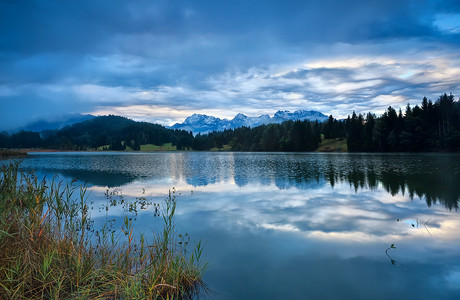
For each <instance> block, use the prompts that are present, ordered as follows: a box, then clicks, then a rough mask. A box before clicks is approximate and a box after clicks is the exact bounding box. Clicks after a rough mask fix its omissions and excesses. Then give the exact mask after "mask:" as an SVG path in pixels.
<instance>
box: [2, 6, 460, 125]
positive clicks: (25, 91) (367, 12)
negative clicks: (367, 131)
mask: <svg viewBox="0 0 460 300" xmlns="http://www.w3.org/2000/svg"><path fill="white" fill-rule="evenodd" d="M443 93H448V94H449V93H452V94H453V95H454V96H455V97H456V99H458V96H459V95H460V1H458V0H452V1H450V0H446V1H443V0H413V1H408V0H407V1H406V0H380V1H377V0H363V1H362V0H347V1H341V0H321V1H307V0H305V1H288V0H280V1H273V0H253V1H249V0H231V1H224V0H221V1H220V0H206V1H203V0H182V1H180V0H164V1H162V0H159V1H157V0H140V1H123V0H107V1H97V0H78V1H77V0H54V1H52V0H0V130H12V129H14V128H17V127H19V126H23V125H25V124H26V123H29V122H31V121H33V120H36V119H43V118H45V119H49V120H52V119H53V118H56V117H57V116H60V115H63V114H69V113H81V114H93V115H107V114H115V115H122V116H126V117H129V118H131V119H134V120H142V121H148V122H154V123H159V124H162V125H172V124H174V123H176V122H182V121H183V120H184V119H185V118H186V117H187V116H189V115H191V114H193V113H200V114H208V115H213V116H216V117H220V118H229V119H231V118H233V117H234V116H235V115H236V114H238V113H244V114H246V115H248V116H259V115H261V114H269V115H273V114H274V113H275V112H276V111H277V110H290V111H295V110H299V109H305V110H317V111H320V112H322V113H324V114H326V115H330V114H332V115H333V116H334V117H336V118H345V117H347V115H350V114H351V113H352V112H353V111H356V112H357V113H367V112H368V111H371V112H373V113H375V114H377V115H380V114H381V113H383V112H384V111H385V109H386V108H387V107H388V106H392V107H394V108H402V109H403V110H404V107H405V106H406V105H407V104H408V103H409V104H411V105H412V106H413V105H416V104H420V103H421V100H422V99H423V97H424V96H426V97H427V98H428V99H431V100H433V101H436V99H437V98H438V97H439V96H440V95H441V94H443Z"/></svg>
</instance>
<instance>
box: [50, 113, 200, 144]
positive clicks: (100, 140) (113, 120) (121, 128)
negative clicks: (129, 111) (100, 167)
mask: <svg viewBox="0 0 460 300" xmlns="http://www.w3.org/2000/svg"><path fill="white" fill-rule="evenodd" d="M192 141H193V136H192V135H191V134H190V133H189V132H187V131H183V130H173V129H168V128H166V127H164V126H161V125H158V124H152V123H147V122H136V121H133V120H131V119H128V118H125V117H120V116H113V115H109V116H99V117H95V118H92V119H89V120H87V121H84V122H80V123H76V124H73V125H71V126H67V127H64V128H63V129H61V130H59V131H56V132H54V133H53V134H51V135H49V136H47V137H46V138H45V139H44V146H45V147H49V148H55V149H71V150H84V149H96V148H99V147H104V149H106V150H124V149H126V148H127V147H130V148H131V149H133V150H139V149H140V145H146V144H153V145H163V144H165V143H172V144H174V146H177V148H178V149H183V148H184V147H189V146H190V145H191V143H192Z"/></svg>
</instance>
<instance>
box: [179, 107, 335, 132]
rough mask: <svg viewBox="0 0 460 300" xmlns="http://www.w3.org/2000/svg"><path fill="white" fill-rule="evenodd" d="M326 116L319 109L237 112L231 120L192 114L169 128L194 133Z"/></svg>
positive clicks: (324, 117) (319, 118)
mask: <svg viewBox="0 0 460 300" xmlns="http://www.w3.org/2000/svg"><path fill="white" fill-rule="evenodd" d="M327 118H328V117H327V116H326V115H324V114H322V113H321V112H319V111H314V110H310V111H306V110H297V111H295V112H293V113H291V112H290V111H288V110H284V111H281V110H279V111H277V112H276V113H275V114H274V116H273V117H270V116H269V115H267V114H265V115H260V116H258V117H248V116H246V115H244V114H242V113H239V114H237V115H236V116H235V117H234V118H233V119H232V120H227V119H220V118H216V117H214V116H208V115H203V114H193V115H191V116H189V117H187V118H186V119H185V121H184V122H183V123H176V124H174V125H173V126H171V128H173V129H184V130H187V131H192V132H193V133H194V134H198V133H202V134H204V133H209V132H212V131H223V130H226V129H235V128H238V127H242V126H246V127H257V126H260V125H264V124H270V123H282V122H284V121H289V120H301V121H303V120H310V121H315V120H318V121H320V122H322V121H325V120H327Z"/></svg>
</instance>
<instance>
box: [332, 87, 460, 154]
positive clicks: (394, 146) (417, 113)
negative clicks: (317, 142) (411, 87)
mask: <svg viewBox="0 0 460 300" xmlns="http://www.w3.org/2000/svg"><path fill="white" fill-rule="evenodd" d="M325 127H328V128H331V127H333V126H332V125H331V124H330V120H328V122H327V124H325ZM342 130H345V133H346V137H347V145H348V151H349V152H358V151H359V152H435V151H460V100H458V101H455V99H454V96H453V95H452V94H450V95H447V94H443V95H441V96H439V98H438V99H437V100H436V102H434V103H433V102H432V101H431V100H428V99H427V98H426V97H425V98H423V100H422V103H421V105H420V106H419V105H416V106H414V107H411V106H410V105H409V104H408V105H407V106H406V109H405V112H404V113H403V112H402V110H401V109H400V110H399V111H396V110H395V109H394V108H392V107H391V106H390V107H388V109H387V110H386V111H385V112H384V114H383V115H382V116H381V117H378V118H377V117H376V116H375V115H374V114H372V113H368V114H367V115H365V116H364V115H362V114H358V115H357V114H356V113H354V112H353V114H352V116H351V117H350V116H348V118H347V119H346V120H345V122H343V128H342ZM341 134H342V133H339V134H337V136H339V135H341ZM332 137H334V135H332Z"/></svg>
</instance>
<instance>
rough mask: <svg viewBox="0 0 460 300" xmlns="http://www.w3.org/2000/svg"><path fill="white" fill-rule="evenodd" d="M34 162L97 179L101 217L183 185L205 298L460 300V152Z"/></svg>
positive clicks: (181, 217) (40, 158) (66, 175)
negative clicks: (200, 247)
mask: <svg viewBox="0 0 460 300" xmlns="http://www.w3.org/2000/svg"><path fill="white" fill-rule="evenodd" d="M22 168H23V169H28V170H31V169H33V170H35V171H36V172H38V174H39V175H40V176H45V175H46V176H47V177H48V178H50V177H52V176H54V175H58V176H60V178H62V180H64V181H70V180H72V179H73V178H77V179H78V180H79V181H81V182H86V184H87V186H88V187H89V188H90V190H91V195H90V197H91V198H93V199H95V200H94V204H93V211H92V218H93V219H94V220H95V224H99V222H102V221H103V220H105V219H106V218H107V215H106V212H105V210H104V209H100V208H101V207H103V205H104V203H106V199H105V197H104V193H105V192H106V190H107V188H109V189H110V190H111V191H113V190H115V189H116V190H117V191H119V193H122V195H123V197H125V198H126V199H134V198H135V197H140V196H142V197H147V198H149V199H152V200H153V201H154V202H158V203H161V201H162V199H164V198H165V197H166V196H167V193H168V190H169V189H171V188H172V187H175V189H176V191H177V192H176V195H177V199H178V207H177V214H176V228H177V231H178V232H180V233H188V235H190V236H191V240H192V241H198V240H201V241H202V242H203V243H204V244H205V252H206V260H207V261H208V263H209V267H208V270H207V272H206V273H205V277H204V280H205V282H206V283H207V285H208V286H209V287H210V288H211V289H212V293H211V294H209V295H208V296H206V297H204V298H205V299H307V298H309V299H460V215H459V212H458V205H459V198H460V156H459V155H438V154H433V155H428V154H427V155H398V154H388V155H372V154H316V153H299V154H288V153H213V152H158V153H35V154H34V153H32V154H31V155H30V156H29V157H28V158H26V159H25V160H24V161H23V162H22ZM109 214H110V216H109V217H110V218H112V217H113V218H115V219H117V220H119V219H120V218H121V217H122V216H123V214H125V212H123V210H122V209H121V208H120V207H114V208H111V209H110V210H109ZM136 223H137V224H136V225H135V228H136V229H137V230H138V232H140V231H146V232H147V233H148V231H152V230H155V228H156V226H158V224H161V218H158V217H155V216H154V212H153V211H152V209H151V208H149V209H147V210H145V211H141V212H139V215H138V218H137V221H136ZM391 244H394V246H395V247H396V248H394V249H393V248H392V249H389V250H388V252H387V253H388V254H389V255H390V256H387V255H386V253H385V250H387V249H388V248H389V247H390V245H391ZM391 259H394V260H395V262H394V264H393V263H392V261H391Z"/></svg>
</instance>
